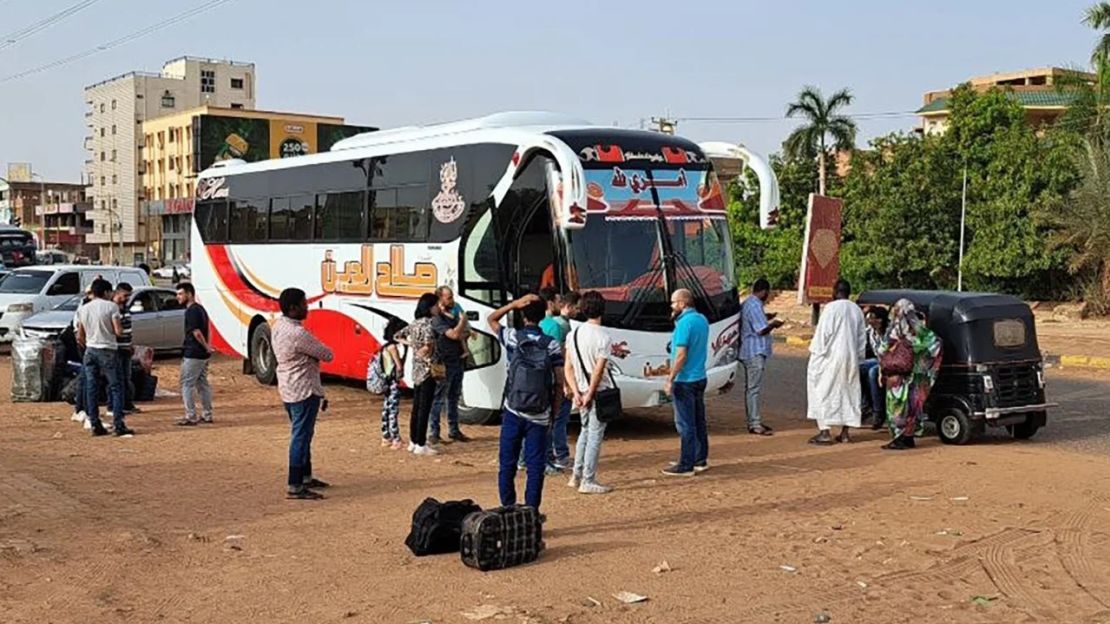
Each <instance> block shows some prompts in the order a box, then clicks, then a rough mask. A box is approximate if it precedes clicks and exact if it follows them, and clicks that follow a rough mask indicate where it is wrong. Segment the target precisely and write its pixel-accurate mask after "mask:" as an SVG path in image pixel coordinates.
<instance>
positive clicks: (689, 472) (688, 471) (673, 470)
mask: <svg viewBox="0 0 1110 624" xmlns="http://www.w3.org/2000/svg"><path fill="white" fill-rule="evenodd" d="M663 474H664V475H666V476H668V477H692V476H694V474H696V473H695V472H694V469H693V468H681V467H679V466H669V467H667V468H664V469H663Z"/></svg>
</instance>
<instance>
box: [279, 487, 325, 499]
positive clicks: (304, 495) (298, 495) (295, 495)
mask: <svg viewBox="0 0 1110 624" xmlns="http://www.w3.org/2000/svg"><path fill="white" fill-rule="evenodd" d="M285 498H286V499H287V500H320V499H322V498H324V495H323V494H321V493H319V492H313V491H312V490H310V489H308V488H301V489H299V490H296V491H293V492H286V493H285Z"/></svg>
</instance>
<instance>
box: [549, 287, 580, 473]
mask: <svg viewBox="0 0 1110 624" xmlns="http://www.w3.org/2000/svg"><path fill="white" fill-rule="evenodd" d="M540 297H543V291H541V292H540ZM578 304H579V298H578V293H576V292H573V291H572V292H568V293H564V294H563V295H561V296H559V297H558V312H557V314H555V315H554V316H551V315H549V316H547V317H545V318H544V319H543V320H542V321H540V331H542V332H543V333H544V334H545V335H548V336H551V337H552V338H554V339H556V340H558V341H559V345H560V346H562V347H563V350H564V351H566V338H567V335H568V334H570V321H571V319H573V318H575V317H576V316H578V312H579V310H578ZM570 409H571V397H570V396H569V395H567V397H566V398H564V399H563V402H562V404H561V405H560V406H559V412H558V413H557V414H556V415H555V422H553V423H552V425H551V444H550V447H549V449H548V458H547V459H548V464H549V467H550V468H553V469H554V470H556V471H561V470H563V469H564V468H566V467H567V465H568V464H569V463H570V447H569V446H568V444H567V424H569V423H570Z"/></svg>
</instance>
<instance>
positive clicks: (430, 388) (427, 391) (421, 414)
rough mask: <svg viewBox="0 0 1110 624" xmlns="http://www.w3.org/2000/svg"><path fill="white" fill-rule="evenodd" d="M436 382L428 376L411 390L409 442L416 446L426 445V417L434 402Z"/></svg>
mask: <svg viewBox="0 0 1110 624" xmlns="http://www.w3.org/2000/svg"><path fill="white" fill-rule="evenodd" d="M435 395H436V380H435V379H434V378H432V377H431V376H429V377H428V378H427V379H425V380H424V381H423V382H422V383H420V384H418V385H417V386H416V387H415V388H413V398H412V416H411V417H410V418H409V440H411V441H412V443H413V444H415V445H417V446H424V445H425V444H427V443H428V416H429V415H431V413H432V402H433V401H435Z"/></svg>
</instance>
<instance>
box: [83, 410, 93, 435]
mask: <svg viewBox="0 0 1110 624" xmlns="http://www.w3.org/2000/svg"><path fill="white" fill-rule="evenodd" d="M81 413H82V414H84V412H81ZM81 426H82V427H84V429H85V431H92V428H93V426H92V421H91V420H89V417H88V416H85V419H84V420H82V421H81Z"/></svg>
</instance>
